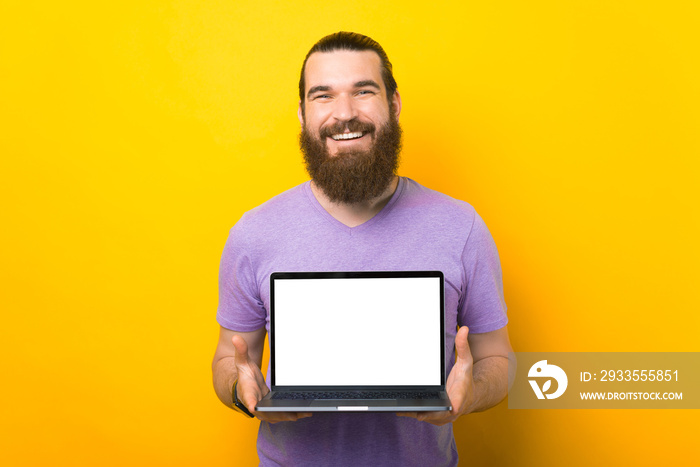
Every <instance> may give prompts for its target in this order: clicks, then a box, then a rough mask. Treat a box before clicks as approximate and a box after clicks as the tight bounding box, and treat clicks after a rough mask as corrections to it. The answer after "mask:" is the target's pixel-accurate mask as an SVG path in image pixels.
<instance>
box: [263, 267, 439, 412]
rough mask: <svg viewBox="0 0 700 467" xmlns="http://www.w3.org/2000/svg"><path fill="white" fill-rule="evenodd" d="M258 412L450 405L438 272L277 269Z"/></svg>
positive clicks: (412, 409) (425, 408) (428, 408)
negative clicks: (265, 389)
mask: <svg viewBox="0 0 700 467" xmlns="http://www.w3.org/2000/svg"><path fill="white" fill-rule="evenodd" d="M270 297H271V307H270V363H271V381H270V383H271V389H272V390H271V392H270V393H268V394H267V395H266V396H265V397H264V398H263V399H262V400H260V401H259V402H258V405H257V406H256V407H255V410H258V411H261V412H336V411H337V412H341V411H345V412H364V411H382V412H404V411H407V412H416V411H439V410H452V406H451V404H450V400H449V398H448V396H447V393H446V391H445V323H444V303H445V299H444V277H443V274H442V272H440V271H400V272H396V271H391V272H388V271H382V272H275V273H273V274H271V276H270Z"/></svg>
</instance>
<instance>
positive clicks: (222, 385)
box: [212, 326, 267, 407]
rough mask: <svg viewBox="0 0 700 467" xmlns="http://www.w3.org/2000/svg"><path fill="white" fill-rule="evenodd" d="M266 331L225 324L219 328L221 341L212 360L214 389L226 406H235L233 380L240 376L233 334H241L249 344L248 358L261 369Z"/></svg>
mask: <svg viewBox="0 0 700 467" xmlns="http://www.w3.org/2000/svg"><path fill="white" fill-rule="evenodd" d="M266 333H267V331H266V330H265V328H264V327H262V328H260V329H258V330H256V331H252V332H237V331H231V330H230V329H226V328H225V327H223V326H222V327H221V328H220V329H219V343H218V344H217V346H216V352H215V353H214V361H213V362H212V376H213V379H214V391H216V395H217V396H218V397H219V400H221V402H223V403H224V404H225V405H226V406H228V407H233V394H232V391H233V382H234V381H236V378H238V370H237V368H236V348H235V347H234V346H233V336H240V337H241V338H242V339H243V340H244V341H245V343H246V344H247V346H248V359H249V360H250V362H251V363H252V364H254V365H257V368H258V369H259V368H260V366H261V365H262V354H263V346H264V344H265V335H266ZM239 398H240V396H239Z"/></svg>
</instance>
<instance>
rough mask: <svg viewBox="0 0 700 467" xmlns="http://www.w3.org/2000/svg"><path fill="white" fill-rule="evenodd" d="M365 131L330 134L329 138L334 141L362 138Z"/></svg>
mask: <svg viewBox="0 0 700 467" xmlns="http://www.w3.org/2000/svg"><path fill="white" fill-rule="evenodd" d="M365 134H367V133H366V132H364V133H363V132H361V131H358V132H355V133H336V134H334V135H331V138H333V140H335V141H341V140H348V139H357V138H362V137H363V136H364V135H365Z"/></svg>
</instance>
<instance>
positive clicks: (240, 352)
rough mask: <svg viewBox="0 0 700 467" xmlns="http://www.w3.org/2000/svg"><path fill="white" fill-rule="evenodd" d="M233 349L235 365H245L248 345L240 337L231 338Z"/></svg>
mask: <svg viewBox="0 0 700 467" xmlns="http://www.w3.org/2000/svg"><path fill="white" fill-rule="evenodd" d="M231 341H232V342H233V348H234V349H235V351H236V352H235V354H234V359H235V361H236V365H245V364H246V363H248V343H247V342H246V341H245V339H243V338H242V337H241V336H233V338H232V339H231Z"/></svg>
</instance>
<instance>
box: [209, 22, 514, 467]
mask: <svg viewBox="0 0 700 467" xmlns="http://www.w3.org/2000/svg"><path fill="white" fill-rule="evenodd" d="M299 99H300V102H299V111H298V116H299V121H300V123H301V127H302V130H301V135H300V138H299V140H300V146H301V149H302V152H303V154H304V159H305V163H306V167H307V170H308V172H309V175H310V176H311V180H310V181H308V182H306V183H304V184H302V185H299V186H297V187H295V188H293V189H291V190H289V191H286V192H284V193H282V194H280V195H278V196H276V197H275V198H273V199H271V200H269V201H268V202H266V203H264V204H263V205H261V206H259V207H257V208H255V209H253V210H252V211H250V212H247V213H245V214H244V215H243V216H242V217H241V219H240V220H239V221H238V222H237V223H236V225H235V226H234V227H233V228H232V229H231V232H230V235H229V238H228V241H227V243H226V246H225V248H224V252H223V255H222V259H221V267H220V275H219V307H218V312H217V320H218V322H219V324H220V326H221V328H220V335H219V342H218V346H217V349H216V353H215V356H214V361H213V365H212V368H213V379H214V388H215V390H216V393H217V395H218V397H219V399H221V401H222V402H223V403H224V404H226V405H227V406H229V407H231V408H234V409H235V410H238V411H240V412H243V413H246V412H247V413H248V415H249V416H251V417H252V416H255V417H256V418H258V419H259V420H261V423H260V429H259V434H258V455H259V458H260V463H261V465H353V466H358V465H401V466H408V465H420V466H424V465H457V462H458V456H457V447H456V444H455V440H454V436H453V433H452V422H453V421H454V420H456V419H457V418H458V417H460V416H462V415H465V414H468V413H471V412H478V411H483V410H486V409H488V408H490V407H492V406H494V405H496V404H497V403H499V402H500V401H501V400H503V398H504V397H505V395H506V392H507V379H508V378H507V370H508V365H507V362H508V360H507V359H508V353H509V352H512V348H511V346H510V342H509V338H508V331H507V328H506V324H507V322H508V319H507V316H506V306H505V302H504V299H503V284H502V277H501V276H502V275H501V267H500V261H499V258H498V253H497V251H496V247H495V244H494V242H493V239H492V237H491V235H490V233H489V231H488V229H487V228H486V226H485V225H484V222H483V221H482V220H481V218H480V217H479V216H478V215H477V214H476V212H475V211H474V209H473V208H472V207H471V206H470V205H469V204H467V203H465V202H463V201H458V200H455V199H452V198H450V197H448V196H446V195H443V194H441V193H438V192H435V191H433V190H430V189H428V188H425V187H423V186H421V185H419V184H418V183H416V182H415V181H413V180H411V179H409V178H406V177H399V176H398V175H397V173H396V171H397V168H398V158H399V152H400V147H401V129H400V126H399V121H398V119H399V115H400V113H401V97H400V95H399V93H398V91H397V85H396V81H395V80H394V77H393V72H392V65H391V63H390V62H389V59H388V57H387V55H386V53H385V52H384V50H383V49H382V47H381V46H380V45H379V44H378V43H377V42H375V41H374V40H372V39H371V38H369V37H367V36H363V35H360V34H356V33H348V32H339V33H336V34H332V35H330V36H326V37H324V38H323V39H321V40H320V41H319V42H318V43H316V44H315V45H314V46H313V47H312V48H311V50H310V51H309V53H308V54H307V56H306V59H305V60H304V64H303V66H302V72H301V78H300V81H299ZM388 270H419V271H427V270H439V271H442V272H443V274H444V276H445V334H446V336H445V345H446V346H447V349H449V350H450V353H451V355H452V358H451V359H450V360H449V361H448V362H447V372H448V375H449V376H448V379H447V392H448V395H449V397H450V401H451V403H452V411H445V412H420V413H401V414H395V413H386V412H373V413H364V414H354V413H325V412H324V413H314V414H313V416H312V414H311V413H275V412H256V411H255V406H256V404H257V402H258V401H259V400H260V399H262V397H264V395H265V394H266V393H267V392H268V391H269V388H268V386H267V385H266V382H265V381H266V378H265V377H264V376H263V374H262V371H261V368H260V366H261V362H262V352H263V344H264V339H265V336H266V334H267V332H268V328H267V326H268V325H269V324H268V323H269V305H270V286H269V277H270V274H271V273H272V272H275V271H388ZM328 332H329V333H332V332H333V330H332V329H328ZM357 345H362V343H361V342H358V344H357ZM416 346H417V347H420V342H417V343H416ZM318 350H319V352H322V351H324V349H318ZM309 357H311V356H307V355H299V356H297V358H300V359H303V358H309ZM397 358H405V357H402V356H397ZM269 376H270V369H269V368H268V371H267V379H268V380H269Z"/></svg>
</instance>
